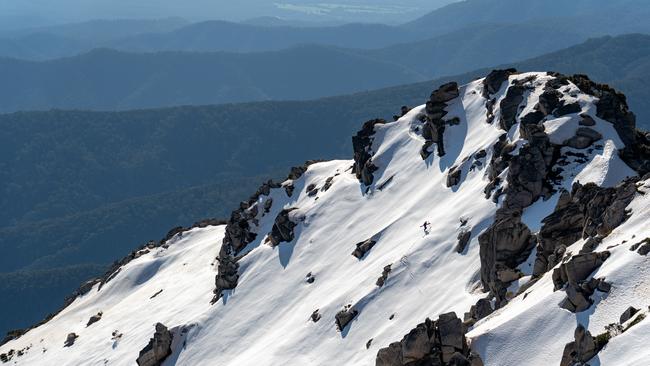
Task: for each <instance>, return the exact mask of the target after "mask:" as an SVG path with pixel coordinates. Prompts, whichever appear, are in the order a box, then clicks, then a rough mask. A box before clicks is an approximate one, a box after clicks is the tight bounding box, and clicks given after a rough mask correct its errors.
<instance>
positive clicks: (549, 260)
mask: <svg viewBox="0 0 650 366" xmlns="http://www.w3.org/2000/svg"><path fill="white" fill-rule="evenodd" d="M637 181H638V178H629V179H626V180H625V181H623V182H622V183H620V184H619V185H617V186H616V187H614V188H602V187H599V186H597V185H595V184H593V183H588V184H585V185H581V184H578V183H576V184H574V185H573V187H572V189H571V192H566V191H564V192H562V194H561V196H560V199H559V200H558V203H557V205H556V207H555V210H554V211H553V213H552V214H550V215H549V216H548V217H546V218H544V219H543V220H542V223H543V225H542V228H541V230H540V232H539V235H538V247H537V257H536V259H535V266H534V270H533V275H535V276H540V275H542V274H543V273H545V272H546V271H548V270H550V269H551V268H553V267H555V265H556V264H557V263H559V261H560V259H562V255H563V254H564V252H563V251H564V248H566V247H567V246H569V245H571V244H573V243H574V242H576V241H577V240H579V239H587V238H590V237H593V238H596V237H604V236H607V235H609V233H610V232H612V230H614V229H615V228H616V227H618V226H619V225H620V224H622V223H623V222H624V221H625V220H626V218H627V212H626V207H627V206H628V205H629V204H630V202H632V199H634V196H635V194H636V182H637ZM593 240H596V241H597V240H598V239H593ZM592 242H593V241H592ZM594 244H595V243H594ZM590 249H591V250H593V249H595V248H590ZM559 252H561V253H559Z"/></svg>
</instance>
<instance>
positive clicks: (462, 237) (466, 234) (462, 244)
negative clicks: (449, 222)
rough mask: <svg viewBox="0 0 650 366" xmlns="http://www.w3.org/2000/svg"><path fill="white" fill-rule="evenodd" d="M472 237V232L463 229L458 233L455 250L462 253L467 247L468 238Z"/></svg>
mask: <svg viewBox="0 0 650 366" xmlns="http://www.w3.org/2000/svg"><path fill="white" fill-rule="evenodd" d="M471 238H472V232H471V231H470V230H463V231H461V232H460V233H458V238H457V239H458V244H456V252H457V253H462V252H464V251H465V248H467V245H468V244H469V241H470V239H471Z"/></svg>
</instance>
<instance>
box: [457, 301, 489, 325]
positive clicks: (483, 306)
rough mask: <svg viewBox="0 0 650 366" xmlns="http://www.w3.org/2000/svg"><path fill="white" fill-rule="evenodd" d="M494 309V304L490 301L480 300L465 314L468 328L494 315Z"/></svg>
mask: <svg viewBox="0 0 650 366" xmlns="http://www.w3.org/2000/svg"><path fill="white" fill-rule="evenodd" d="M493 312H494V309H493V308H492V303H491V302H490V300H488V299H479V300H478V301H477V302H476V304H475V305H472V307H471V308H470V309H469V312H467V313H465V319H464V323H465V325H466V326H472V325H474V323H476V322H477V321H479V320H481V319H483V318H485V317H486V316H488V315H490V314H492V313H493Z"/></svg>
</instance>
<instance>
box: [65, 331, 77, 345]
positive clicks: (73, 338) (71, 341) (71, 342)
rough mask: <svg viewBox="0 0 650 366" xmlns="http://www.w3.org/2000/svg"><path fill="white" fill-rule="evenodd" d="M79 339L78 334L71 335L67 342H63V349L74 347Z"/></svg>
mask: <svg viewBox="0 0 650 366" xmlns="http://www.w3.org/2000/svg"><path fill="white" fill-rule="evenodd" d="M77 338H79V336H78V335H77V334H76V333H69V334H68V336H67V337H66V338H65V342H63V347H72V346H73V345H74V342H75V341H76V340H77Z"/></svg>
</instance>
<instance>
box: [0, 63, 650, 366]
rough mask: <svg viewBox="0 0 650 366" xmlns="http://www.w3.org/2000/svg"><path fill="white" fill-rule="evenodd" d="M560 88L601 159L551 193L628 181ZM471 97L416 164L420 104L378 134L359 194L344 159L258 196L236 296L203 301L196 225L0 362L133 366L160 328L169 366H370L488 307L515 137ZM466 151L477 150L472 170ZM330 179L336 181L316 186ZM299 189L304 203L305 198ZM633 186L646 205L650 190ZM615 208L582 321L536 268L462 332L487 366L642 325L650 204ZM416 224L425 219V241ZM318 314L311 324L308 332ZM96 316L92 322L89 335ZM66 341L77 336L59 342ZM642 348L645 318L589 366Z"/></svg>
mask: <svg viewBox="0 0 650 366" xmlns="http://www.w3.org/2000/svg"><path fill="white" fill-rule="evenodd" d="M531 76H534V77H535V78H536V79H535V81H534V82H533V85H534V90H532V91H530V92H528V93H527V96H526V98H525V99H524V103H523V104H522V106H523V107H522V108H521V109H520V111H519V114H518V116H519V117H521V116H522V115H525V114H527V113H528V112H530V111H532V108H533V107H534V104H535V103H536V100H537V99H538V98H539V95H540V94H541V93H542V91H543V88H544V85H545V83H546V81H548V80H549V79H551V78H552V76H549V75H547V74H546V73H528V74H517V75H512V76H510V80H509V82H507V83H504V84H503V86H502V89H501V90H500V91H499V92H498V93H497V94H496V98H497V100H498V101H500V100H501V99H503V98H505V96H506V93H507V90H508V87H509V85H511V84H512V82H513V81H514V80H516V79H520V80H521V79H524V78H528V77H531ZM569 89H570V90H566V91H565V92H564V94H565V95H564V98H566V100H567V102H569V103H573V102H578V103H579V104H580V107H581V109H582V110H581V112H580V113H585V114H588V115H589V116H591V117H592V118H593V120H594V121H595V123H596V124H595V126H593V127H592V128H593V129H594V130H596V131H598V132H599V133H600V134H601V135H602V136H603V138H602V140H600V141H598V142H597V145H599V147H598V146H597V147H595V148H593V149H589V150H585V149H583V150H580V151H581V152H582V153H584V154H585V157H584V159H577V158H576V159H573V160H569V161H567V165H566V166H564V171H563V172H562V175H561V179H562V182H561V184H560V185H559V186H558V187H557V188H558V190H559V189H560V188H564V189H566V190H570V189H571V186H572V185H573V184H574V183H575V182H580V183H581V184H585V183H588V182H593V183H595V184H597V185H599V186H603V187H612V186H615V185H617V184H618V183H619V182H621V181H623V180H624V179H625V178H626V177H630V176H634V175H635V174H636V173H635V172H634V170H632V169H631V168H630V167H628V166H627V165H626V164H625V163H624V162H623V161H622V160H621V158H620V157H619V155H618V151H619V150H620V149H622V148H623V147H625V145H624V143H623V141H622V140H621V138H620V137H619V136H618V134H617V133H616V130H615V129H614V128H613V127H612V125H611V123H609V122H607V121H604V120H602V119H600V118H598V117H597V116H596V110H595V106H594V102H595V99H594V97H591V96H588V95H585V94H583V93H582V92H580V90H579V89H578V88H577V87H575V86H574V85H571V86H570V88H569ZM482 90H483V80H482V79H481V80H476V81H474V82H472V83H469V84H467V85H464V86H461V87H460V97H458V98H456V99H454V100H453V101H452V102H451V103H450V104H449V106H448V107H447V111H448V112H449V114H448V116H447V117H458V118H459V120H460V122H459V124H457V125H453V126H448V127H447V128H446V131H445V134H444V141H445V148H446V155H444V156H443V157H438V156H437V155H436V154H432V155H431V156H430V157H429V158H427V159H425V160H423V159H422V158H421V157H420V150H421V148H422V145H423V143H424V139H423V138H422V136H421V134H420V133H419V131H420V130H421V129H422V122H420V118H419V117H420V116H421V114H422V113H423V111H424V108H425V107H424V106H420V107H416V108H414V109H412V110H410V111H409V112H408V113H407V114H406V115H404V116H403V117H402V118H400V119H399V120H398V121H396V122H391V123H386V124H384V125H377V126H375V131H376V132H375V135H374V140H373V142H372V149H373V157H372V162H373V163H374V164H375V165H376V166H377V167H378V168H379V169H378V170H377V171H376V172H374V182H373V184H372V185H370V186H369V187H365V186H364V185H363V184H361V183H360V182H359V180H357V178H356V177H355V176H354V174H352V173H351V167H352V165H353V163H354V162H353V161H352V160H340V161H329V162H322V163H316V164H313V165H310V166H309V168H308V170H307V171H306V173H305V174H304V175H302V177H300V178H299V179H297V180H296V181H293V182H290V181H287V182H284V185H285V186H286V185H287V184H289V183H292V184H293V185H294V187H295V190H294V192H293V195H292V196H291V197H289V196H288V195H287V192H286V190H285V189H284V188H276V189H272V190H271V193H270V195H269V196H261V197H260V198H259V205H260V207H261V206H262V205H263V204H264V203H265V202H266V201H268V200H269V199H272V205H271V207H270V211H269V212H263V211H262V210H260V214H259V216H258V218H259V222H258V225H257V226H256V227H254V231H255V232H256V233H257V234H258V235H257V238H256V240H254V241H253V242H252V243H250V244H248V246H247V247H246V248H245V249H244V250H243V251H242V252H241V253H239V255H240V256H241V255H244V256H243V258H241V259H240V260H239V265H240V267H239V274H240V278H239V281H238V285H237V287H236V289H234V290H226V291H225V292H224V295H223V297H222V298H220V299H219V300H218V301H217V302H216V303H215V304H214V305H212V304H211V299H212V297H213V290H214V288H215V275H216V274H217V264H218V262H217V260H216V257H217V256H218V254H219V248H220V246H221V242H222V240H223V236H224V229H225V226H213V227H207V228H201V229H193V230H190V231H187V232H184V233H182V234H178V235H176V236H175V237H174V238H172V239H171V240H170V241H169V242H168V243H167V245H165V246H163V247H159V248H155V249H152V250H151V251H149V252H148V253H143V254H142V255H141V256H140V257H139V258H137V259H134V260H133V261H131V262H130V263H128V264H127V265H125V266H124V267H123V268H122V269H121V270H120V271H119V273H117V275H116V276H115V277H114V278H112V279H111V280H110V281H109V282H107V283H105V284H103V285H102V286H101V289H100V288H99V287H100V285H99V284H98V285H95V287H94V288H93V289H92V290H91V291H90V292H89V293H88V294H86V295H84V296H81V297H79V298H77V299H76V300H75V301H74V302H73V303H72V304H71V305H70V306H68V307H67V308H65V309H64V310H63V311H62V312H60V313H59V314H58V315H57V316H55V317H54V318H53V319H52V320H50V321H49V322H47V323H45V324H44V325H42V326H40V327H38V328H35V329H32V330H30V331H29V332H28V333H27V334H25V335H23V336H22V337H20V338H18V339H16V340H13V341H10V342H9V343H7V344H5V345H3V346H1V347H0V354H1V353H4V354H7V353H8V352H9V351H10V350H15V352H17V351H19V350H20V351H22V352H21V353H22V355H20V356H18V355H16V354H14V356H13V357H12V358H11V359H10V360H8V361H7V364H8V365H14V364H15V365H57V366H58V365H135V364H136V359H137V358H138V353H139V352H140V350H141V349H143V348H144V347H145V346H146V345H147V343H148V341H149V339H150V338H151V337H152V335H153V332H154V325H155V324H156V323H158V322H160V323H162V324H164V325H165V326H167V327H168V328H169V329H170V330H171V331H172V333H173V335H174V336H173V344H172V354H171V356H169V357H168V358H167V359H166V360H165V362H164V363H163V365H166V366H170V365H233V366H235V365H241V366H251V365H282V364H285V365H373V364H375V359H376V357H377V352H378V350H379V349H380V348H383V347H387V346H388V345H389V344H390V343H392V342H395V341H399V340H400V339H401V338H402V337H403V335H405V334H407V333H408V332H409V331H410V330H411V329H413V328H414V327H415V326H416V325H417V324H419V323H421V322H423V321H424V319H425V318H427V317H429V318H431V319H435V318H437V317H438V315H439V314H442V313H447V312H451V311H453V312H455V313H456V314H458V316H459V317H460V318H461V319H462V318H463V314H464V313H465V312H467V311H469V309H470V307H471V306H472V305H474V304H475V303H476V302H477V301H478V300H479V299H481V298H484V297H485V296H486V294H485V293H484V292H483V290H482V286H481V277H480V268H481V259H480V255H479V245H478V236H479V234H480V233H481V232H483V231H484V230H486V229H487V228H488V227H489V226H490V225H491V224H492V222H493V221H494V216H495V212H496V210H497V209H498V208H499V205H500V204H501V203H502V201H503V197H501V198H500V199H499V200H498V201H497V202H494V201H493V200H492V199H490V198H486V194H485V192H484V190H485V187H486V185H487V184H488V178H487V176H486V175H487V167H488V164H489V162H490V159H491V157H492V154H493V146H494V144H495V143H496V142H497V140H498V139H499V136H501V135H502V134H504V133H506V132H507V133H508V139H509V142H511V143H513V144H517V146H523V145H525V144H526V143H527V142H526V141H525V140H524V139H523V138H522V137H521V136H520V134H519V132H518V127H519V126H518V124H517V125H515V126H513V128H511V130H510V131H503V130H502V129H501V128H500V127H499V124H498V123H496V122H495V123H492V124H490V123H488V121H487V118H486V102H487V99H486V98H485V97H484V96H483V95H482ZM498 106H499V103H497V104H496V107H495V108H496V109H495V115H496V116H497V118H498V116H499V114H500V113H501V112H500V110H499V107H498ZM578 121H579V117H578V113H575V114H569V115H565V116H562V117H558V118H548V119H547V120H546V121H545V122H544V127H545V130H546V133H547V134H548V135H549V137H550V138H551V141H552V142H554V143H558V144H561V143H563V142H564V141H566V140H568V139H570V138H571V137H573V136H575V134H576V131H577V129H578V128H579V127H580V126H579V125H578ZM563 149H565V150H564V151H569V150H571V151H574V152H578V150H577V149H573V148H568V147H565V148H563ZM480 150H485V151H486V152H487V156H486V157H484V158H482V159H479V160H480V164H478V165H472V162H473V161H475V160H476V159H474V156H475V155H476V154H477V152H479V151H480ZM516 153H517V152H516V151H515V152H514V154H516ZM470 165H471V166H470ZM452 167H461V169H462V174H461V181H460V183H459V184H458V185H456V186H453V187H451V188H449V187H447V184H446V182H447V176H448V173H449V171H450V169H451V168H452ZM506 173H507V171H506V172H504V173H503V176H504V177H505V174H506ZM328 178H333V180H332V185H331V187H330V188H329V189H327V190H323V189H322V188H323V186H324V184H325V182H326V180H327V179H328ZM310 185H315V187H316V189H317V190H316V192H317V193H315V194H314V193H313V192H312V194H309V193H308V192H307V188H308V187H309V186H310ZM638 187H639V188H638V191H639V192H648V193H650V181H645V182H644V181H641V182H640V183H639V184H638ZM559 195H560V193H559V192H558V193H556V194H555V195H554V196H553V197H551V198H550V199H548V200H546V201H544V200H541V199H540V200H538V201H537V202H536V203H534V204H533V205H532V206H530V207H528V208H526V209H525V210H524V215H523V218H522V220H523V222H524V223H525V224H526V225H528V227H529V228H530V229H531V230H532V231H534V232H535V231H538V230H539V229H540V228H541V226H542V225H541V221H542V219H544V218H545V217H546V216H548V215H549V214H551V213H552V212H553V211H554V209H555V205H556V203H557V201H558V197H559ZM288 208H295V210H293V211H291V213H290V217H291V219H292V221H294V222H296V223H297V226H296V228H295V239H294V240H293V241H291V242H289V243H286V242H285V243H280V244H279V245H278V246H275V247H273V246H272V245H270V244H269V243H268V242H267V240H266V239H267V234H268V233H270V232H271V231H272V228H273V224H274V220H275V218H276V217H277V216H278V214H279V213H280V212H281V211H282V210H283V209H288ZM628 209H629V210H630V217H629V218H628V219H627V220H626V221H625V222H624V223H623V224H622V225H621V226H619V227H618V228H616V229H615V230H614V231H613V232H612V233H611V234H610V235H609V236H607V237H606V238H605V239H604V241H603V242H602V243H601V244H600V245H599V247H598V251H602V250H605V248H607V250H609V251H610V252H611V257H610V258H609V259H608V260H607V261H605V263H604V264H603V265H602V266H601V267H600V268H599V269H597V271H596V273H594V275H593V276H594V277H605V278H606V279H607V281H608V282H609V283H611V285H612V289H611V291H610V292H609V293H605V294H602V296H601V295H599V296H600V297H599V298H598V299H597V301H596V302H595V304H594V305H592V307H591V308H590V309H589V310H587V311H584V312H581V313H577V314H574V313H572V312H569V311H567V310H564V309H562V308H560V306H559V304H560V302H561V301H562V300H563V298H564V297H565V295H566V294H565V292H564V291H554V288H553V287H554V285H553V280H552V278H551V274H552V271H549V272H547V273H546V274H545V275H544V277H542V278H541V279H540V280H539V281H537V282H536V283H535V284H534V285H532V286H531V287H530V288H528V289H526V291H525V294H522V295H519V296H517V297H515V298H513V299H512V300H511V301H510V302H509V304H508V305H507V306H505V307H503V308H501V309H498V310H496V311H495V312H494V313H492V314H491V315H489V316H488V317H486V318H484V319H482V320H480V321H479V322H478V323H477V324H476V325H474V326H473V327H472V328H471V329H469V332H468V333H467V337H468V340H469V342H470V343H471V348H472V350H474V351H475V352H477V353H478V354H480V356H481V358H482V360H483V362H484V364H485V365H489V366H521V365H529V366H548V365H559V364H560V360H561V358H562V353H563V350H564V347H565V345H566V344H567V343H568V342H571V341H573V333H574V330H575V329H576V325H577V324H582V325H584V326H585V328H587V329H588V330H589V331H590V332H591V333H592V334H593V335H594V336H596V335H598V334H601V333H603V332H604V331H605V326H607V325H608V324H611V323H616V322H618V320H619V316H620V315H621V314H622V313H623V312H624V311H625V310H626V309H627V308H628V307H629V306H634V307H635V308H637V309H641V311H640V313H639V314H638V315H642V314H645V313H648V306H649V305H650V265H649V261H650V258H649V257H648V256H643V255H639V254H638V253H636V252H634V251H631V250H630V246H631V245H633V244H635V243H637V242H639V241H641V240H643V239H644V238H647V237H650V225H648V222H650V194H646V195H642V194H641V193H638V194H637V196H636V197H635V198H634V200H633V202H632V204H631V205H630V206H629V207H628ZM425 222H428V223H430V224H431V225H430V228H429V229H427V230H424V229H423V227H422V225H423V223H425ZM468 229H469V230H471V240H470V242H469V245H468V247H467V248H466V249H465V250H464V251H463V252H462V253H458V252H457V251H456V245H457V242H458V239H457V237H458V235H459V233H461V231H463V230H468ZM369 238H374V240H375V241H376V244H375V245H374V246H373V247H372V248H371V249H370V250H369V251H368V252H367V253H366V254H365V255H364V256H363V257H362V258H361V259H358V258H356V257H355V256H353V255H352V254H351V253H352V252H353V251H354V250H355V248H356V244H357V243H360V242H363V241H365V240H367V239H369ZM583 244H584V241H583V240H580V241H578V242H576V243H574V244H573V245H572V246H570V247H569V248H568V249H567V250H568V252H573V253H577V252H578V251H579V250H580V248H581V247H582V245H583ZM533 259H534V257H533ZM387 265H391V272H390V274H389V275H388V277H387V279H386V282H385V284H384V285H383V286H382V287H379V286H377V284H376V282H377V279H378V278H379V277H380V276H381V274H382V270H383V269H384V267H385V266H387ZM531 266H532V263H530V262H529V263H527V264H523V265H522V271H523V272H524V273H526V274H528V275H530V273H531V272H530V271H531V270H530V267H531ZM308 274H311V276H312V277H313V278H314V281H313V282H311V283H310V282H309V281H307V279H308ZM527 279H529V277H524V278H523V279H521V280H520V282H521V283H517V284H515V286H519V285H523V283H525V282H526V280H527ZM513 290H515V291H514V292H516V288H513ZM346 305H351V306H352V308H353V309H356V310H357V311H358V315H357V316H356V317H355V318H354V319H353V320H352V321H351V323H350V324H348V325H347V326H346V327H345V328H344V329H343V330H342V331H339V330H338V329H337V327H336V325H335V315H336V314H337V312H339V311H340V310H342V309H343V307H344V306H346ZM316 310H317V313H318V314H319V315H320V319H319V320H318V321H317V322H314V321H313V320H312V314H313V313H314V312H315V311H316ZM99 312H101V313H102V316H101V319H100V320H99V321H97V322H96V323H94V324H91V325H90V326H86V324H87V322H88V320H89V318H90V317H91V316H93V315H95V314H97V313H99ZM638 315H637V316H638ZM648 315H650V314H648ZM72 332H74V333H75V334H76V335H77V336H78V338H77V339H76V341H75V342H74V344H73V345H71V346H69V347H64V342H65V341H66V337H67V335H68V334H69V333H72ZM648 344H650V320H647V319H646V320H641V321H640V322H638V324H637V325H635V326H633V327H631V328H630V329H629V330H628V331H626V332H625V333H623V334H620V335H617V336H615V337H613V338H612V339H611V340H610V342H609V344H607V345H606V346H605V348H604V349H603V350H601V351H600V353H599V354H598V355H597V356H596V357H595V358H594V359H593V360H592V361H591V362H590V365H591V366H595V365H604V366H618V365H620V366H628V365H640V366H643V365H650V347H648Z"/></svg>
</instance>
